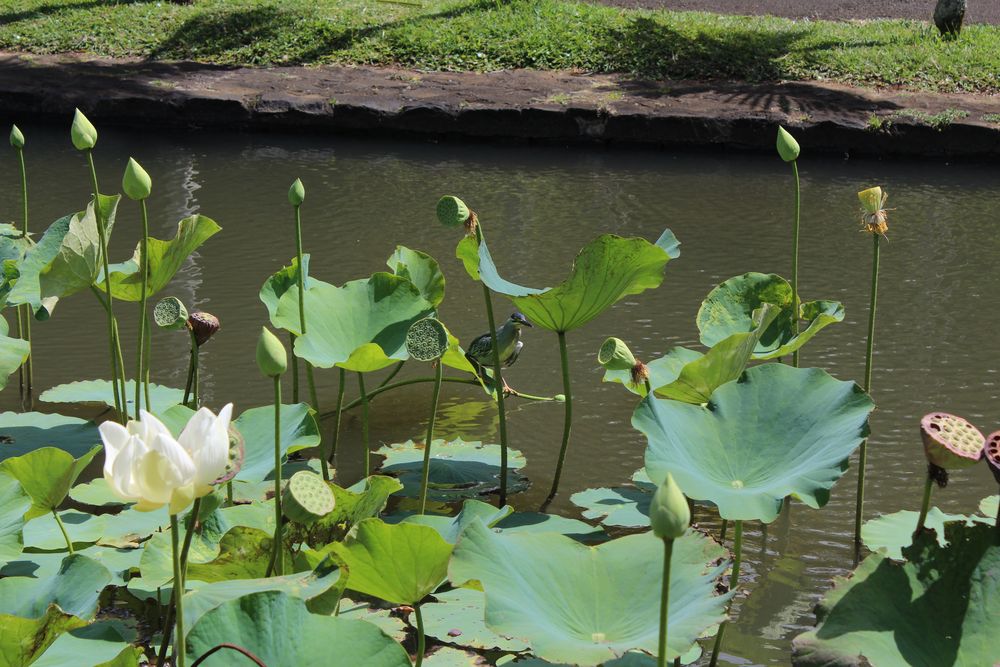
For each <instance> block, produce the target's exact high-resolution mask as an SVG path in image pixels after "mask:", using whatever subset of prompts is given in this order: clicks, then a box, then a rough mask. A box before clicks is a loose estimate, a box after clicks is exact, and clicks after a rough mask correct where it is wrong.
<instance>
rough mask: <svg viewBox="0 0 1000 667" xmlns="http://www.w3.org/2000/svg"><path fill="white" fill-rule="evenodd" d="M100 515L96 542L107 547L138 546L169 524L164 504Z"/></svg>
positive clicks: (168, 516)
mask: <svg viewBox="0 0 1000 667" xmlns="http://www.w3.org/2000/svg"><path fill="white" fill-rule="evenodd" d="M102 516H103V517H104V534H103V535H101V538H100V539H99V540H98V544H103V545H104V546H109V547H138V546H139V543H140V542H144V541H145V540H147V539H149V536H150V535H152V534H153V533H155V532H157V531H158V530H161V529H163V528H165V527H167V526H169V525H170V514H169V513H168V508H167V507H166V506H164V507H161V508H159V509H157V510H155V511H152V512H139V511H137V510H134V509H131V508H129V509H126V510H123V511H121V512H119V513H118V514H105V515H102ZM39 520H40V519H39Z"/></svg>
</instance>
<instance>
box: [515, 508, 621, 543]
mask: <svg viewBox="0 0 1000 667" xmlns="http://www.w3.org/2000/svg"><path fill="white" fill-rule="evenodd" d="M495 529H496V530H497V531H498V532H500V533H556V534H559V535H565V536H566V537H570V538H572V539H574V540H577V541H580V542H603V541H604V540H606V539H607V535H605V534H604V531H603V530H602V529H601V527H600V526H591V525H590V524H589V523H584V522H583V521H580V520H578V519H567V518H566V517H564V516H559V515H558V514H543V513H542V512H514V513H513V514H511V515H510V516H508V517H507V518H505V519H501V520H500V521H498V522H497V523H496V526H495Z"/></svg>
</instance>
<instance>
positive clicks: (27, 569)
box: [0, 517, 142, 664]
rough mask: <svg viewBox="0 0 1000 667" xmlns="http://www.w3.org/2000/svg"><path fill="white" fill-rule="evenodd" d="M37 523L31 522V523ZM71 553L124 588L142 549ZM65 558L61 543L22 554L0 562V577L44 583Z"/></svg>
mask: <svg viewBox="0 0 1000 667" xmlns="http://www.w3.org/2000/svg"><path fill="white" fill-rule="evenodd" d="M43 518H44V517H43ZM41 520H42V519H35V521H32V522H31V523H35V522H36V521H41ZM28 525H31V524H28ZM75 553H77V554H79V555H81V556H86V557H87V558H89V559H91V560H93V561H96V562H98V563H100V564H101V565H103V566H104V567H106V568H108V570H109V571H110V572H111V582H112V583H113V584H114V585H115V586H124V585H125V579H126V575H127V574H128V573H129V572H130V571H131V570H133V569H135V570H137V569H138V568H139V558H140V557H141V556H142V549H115V548H112V547H103V546H99V545H95V546H89V547H85V548H78V549H76V551H75ZM65 557H66V545H65V542H64V543H63V544H62V551H46V552H32V553H22V554H21V555H20V556H18V557H17V558H16V559H15V560H10V561H7V562H6V563H3V562H2V561H0V564H2V567H0V576H4V577H34V578H36V579H48V578H50V577H54V576H56V575H57V574H58V572H59V569H60V568H61V567H62V565H63V559H64V558H65ZM0 664H2V663H0Z"/></svg>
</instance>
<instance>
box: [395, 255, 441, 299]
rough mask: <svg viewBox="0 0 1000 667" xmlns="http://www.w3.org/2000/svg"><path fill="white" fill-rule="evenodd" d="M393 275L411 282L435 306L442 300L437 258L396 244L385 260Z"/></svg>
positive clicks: (439, 269) (439, 268)
mask: <svg viewBox="0 0 1000 667" xmlns="http://www.w3.org/2000/svg"><path fill="white" fill-rule="evenodd" d="M385 263H386V264H387V265H388V266H389V269H391V270H392V272H393V274H394V275H397V276H399V277H400V278H405V279H407V280H409V281H410V282H411V283H413V284H414V285H415V286H416V288H417V289H418V290H419V291H420V294H421V295H422V296H423V297H424V299H426V300H427V301H428V302H430V304H431V305H432V306H434V307H435V308H436V307H438V306H439V305H441V302H442V301H443V300H444V274H443V273H441V267H440V266H438V263H437V260H435V259H434V258H433V257H431V256H430V255H428V254H426V253H423V252H420V251H419V250H410V249H409V248H407V247H406V246H402V245H398V246H396V252H394V253H392V256H391V257H389V259H388V260H386V262H385Z"/></svg>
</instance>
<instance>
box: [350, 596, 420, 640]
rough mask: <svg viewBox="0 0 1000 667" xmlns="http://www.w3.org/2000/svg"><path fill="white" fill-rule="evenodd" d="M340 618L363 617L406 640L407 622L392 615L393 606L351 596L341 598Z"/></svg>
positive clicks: (393, 636) (394, 637) (386, 632)
mask: <svg viewBox="0 0 1000 667" xmlns="http://www.w3.org/2000/svg"><path fill="white" fill-rule="evenodd" d="M337 616H338V617H340V618H347V619H361V620H364V621H366V622H367V623H371V624H372V625H375V626H377V627H379V628H381V630H382V632H384V633H385V634H387V635H389V636H390V637H392V638H393V639H395V640H396V641H398V642H402V641H405V640H406V624H405V623H403V619H401V618H399V617H398V616H393V615H392V609H391V608H381V607H378V606H374V605H373V604H372V603H370V602H355V601H354V600H351V599H350V598H346V597H344V598H340V613H339V614H337Z"/></svg>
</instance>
